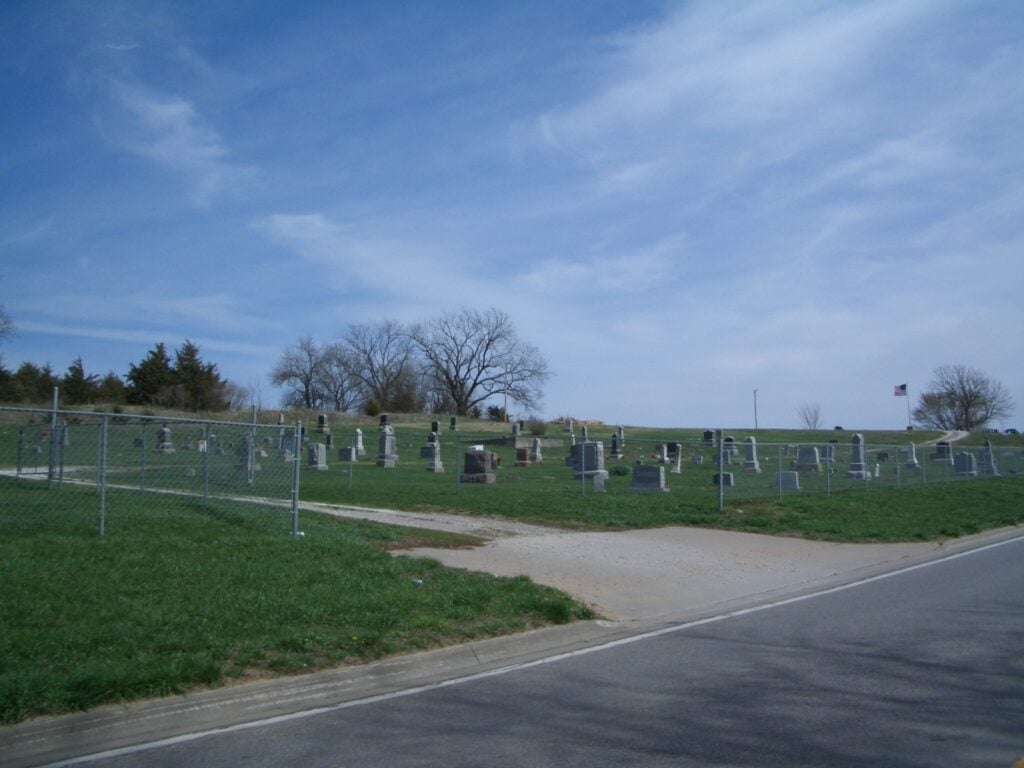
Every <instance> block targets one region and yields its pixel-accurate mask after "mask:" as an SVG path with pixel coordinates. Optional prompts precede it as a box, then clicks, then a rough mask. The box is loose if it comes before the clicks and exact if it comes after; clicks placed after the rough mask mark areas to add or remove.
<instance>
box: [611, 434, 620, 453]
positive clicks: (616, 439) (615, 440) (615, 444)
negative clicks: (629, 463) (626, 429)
mask: <svg viewBox="0 0 1024 768" xmlns="http://www.w3.org/2000/svg"><path fill="white" fill-rule="evenodd" d="M611 457H612V458H613V459H621V458H622V447H621V444H620V443H619V436H618V435H612V449H611Z"/></svg>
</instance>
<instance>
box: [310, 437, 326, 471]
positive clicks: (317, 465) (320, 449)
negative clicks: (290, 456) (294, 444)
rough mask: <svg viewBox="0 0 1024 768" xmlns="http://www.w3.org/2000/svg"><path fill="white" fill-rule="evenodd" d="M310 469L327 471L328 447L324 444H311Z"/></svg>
mask: <svg viewBox="0 0 1024 768" xmlns="http://www.w3.org/2000/svg"><path fill="white" fill-rule="evenodd" d="M308 451H309V463H308V467H309V469H318V470H324V469H327V446H326V445H324V444H323V443H310V444H309V448H308Z"/></svg>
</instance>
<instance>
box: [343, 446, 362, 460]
mask: <svg viewBox="0 0 1024 768" xmlns="http://www.w3.org/2000/svg"><path fill="white" fill-rule="evenodd" d="M338 461H344V462H346V463H351V464H355V463H356V462H357V461H359V455H358V454H357V453H356V448H355V446H354V445H350V446H348V447H347V448H339V449H338Z"/></svg>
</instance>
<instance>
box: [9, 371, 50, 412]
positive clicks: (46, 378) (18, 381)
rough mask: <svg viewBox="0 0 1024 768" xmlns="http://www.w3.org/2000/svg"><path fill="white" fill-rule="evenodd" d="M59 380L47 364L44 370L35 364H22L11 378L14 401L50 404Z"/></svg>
mask: <svg viewBox="0 0 1024 768" xmlns="http://www.w3.org/2000/svg"><path fill="white" fill-rule="evenodd" d="M58 383H59V380H58V379H57V377H56V376H55V375H54V373H53V369H52V368H50V364H49V363H47V364H46V365H44V366H43V367H42V368H40V367H39V366H37V365H34V364H33V363H22V364H21V366H19V368H18V370H16V371H15V372H14V375H13V376H12V377H11V386H12V388H13V390H14V393H13V394H14V398H13V399H14V401H15V402H19V403H31V404H36V405H39V404H43V403H49V402H50V400H51V398H52V397H53V388H54V387H56V386H57V384H58Z"/></svg>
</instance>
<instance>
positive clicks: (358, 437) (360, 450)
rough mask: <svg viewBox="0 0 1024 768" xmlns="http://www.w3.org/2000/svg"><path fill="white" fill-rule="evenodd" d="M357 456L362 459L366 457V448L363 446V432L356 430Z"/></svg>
mask: <svg viewBox="0 0 1024 768" xmlns="http://www.w3.org/2000/svg"><path fill="white" fill-rule="evenodd" d="M355 449H356V456H357V457H362V456H365V455H366V448H365V447H364V446H363V430H361V429H358V428H357V429H356V444H355Z"/></svg>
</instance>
